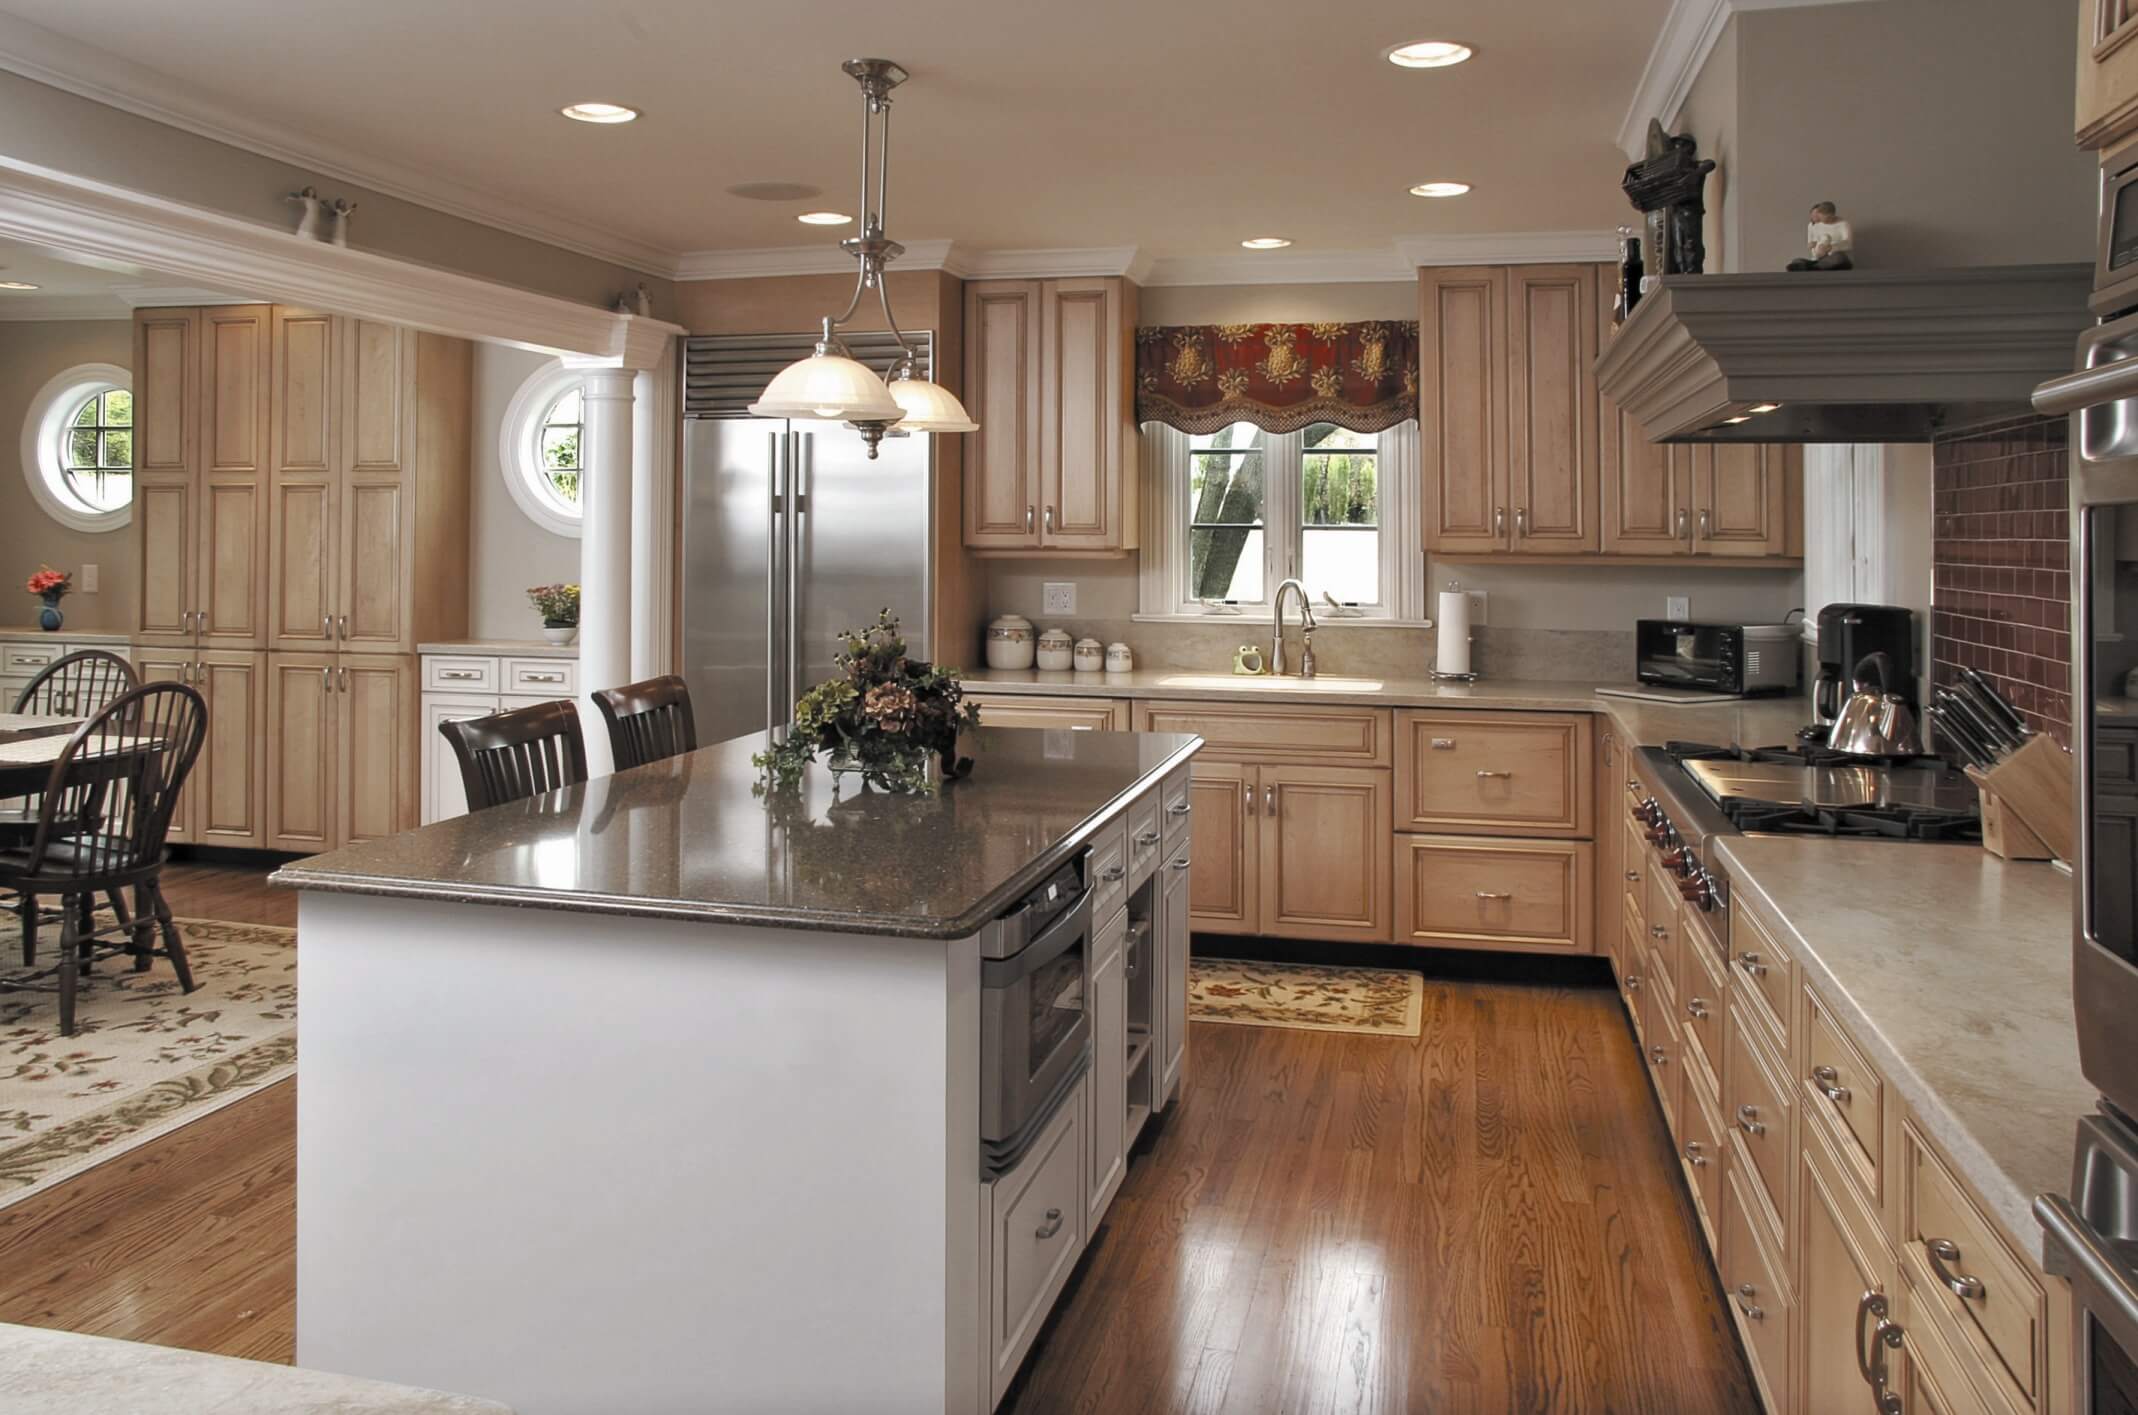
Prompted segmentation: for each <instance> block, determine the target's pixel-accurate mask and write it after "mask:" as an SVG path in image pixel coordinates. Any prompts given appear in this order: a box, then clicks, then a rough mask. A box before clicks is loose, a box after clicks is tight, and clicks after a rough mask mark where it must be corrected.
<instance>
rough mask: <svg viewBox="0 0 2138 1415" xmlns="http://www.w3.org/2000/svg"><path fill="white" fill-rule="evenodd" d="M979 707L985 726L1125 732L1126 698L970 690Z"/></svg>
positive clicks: (971, 696)
mask: <svg viewBox="0 0 2138 1415" xmlns="http://www.w3.org/2000/svg"><path fill="white" fill-rule="evenodd" d="M965 699H966V701H967V702H970V703H973V704H976V705H977V706H978V707H979V709H980V725H981V726H982V727H1052V728H1056V729H1067V730H1069V731H1071V732H1126V731H1127V730H1128V700H1127V699H1125V698H1072V697H1059V698H1047V697H1038V696H1034V695H1032V694H1028V693H1016V694H1010V693H1004V694H1001V695H998V696H990V695H988V694H985V693H974V692H968V693H966V695H965Z"/></svg>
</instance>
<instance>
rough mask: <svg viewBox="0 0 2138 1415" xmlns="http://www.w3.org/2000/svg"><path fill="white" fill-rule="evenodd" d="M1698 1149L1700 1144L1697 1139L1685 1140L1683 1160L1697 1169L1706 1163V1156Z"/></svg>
mask: <svg viewBox="0 0 2138 1415" xmlns="http://www.w3.org/2000/svg"><path fill="white" fill-rule="evenodd" d="M1700 1151H1701V1145H1700V1142H1699V1141H1698V1140H1687V1141H1686V1142H1685V1162H1686V1163H1687V1164H1689V1165H1691V1166H1692V1167H1693V1168H1694V1169H1699V1168H1700V1167H1701V1166H1703V1165H1705V1164H1707V1163H1708V1158H1707V1156H1706V1155H1704V1154H1702V1153H1701V1152H1700Z"/></svg>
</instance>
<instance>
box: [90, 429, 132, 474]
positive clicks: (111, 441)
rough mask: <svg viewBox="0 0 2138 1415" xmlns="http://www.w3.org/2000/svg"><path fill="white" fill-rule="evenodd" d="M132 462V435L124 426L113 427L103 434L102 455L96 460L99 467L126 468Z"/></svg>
mask: <svg viewBox="0 0 2138 1415" xmlns="http://www.w3.org/2000/svg"><path fill="white" fill-rule="evenodd" d="M133 464H134V435H133V433H132V432H130V431H128V430H127V429H125V428H123V427H122V428H113V429H112V430H111V431H110V432H107V433H105V434H104V456H103V459H102V460H101V461H100V462H98V464H97V465H98V466H101V467H117V468H121V469H124V468H128V467H131V466H133Z"/></svg>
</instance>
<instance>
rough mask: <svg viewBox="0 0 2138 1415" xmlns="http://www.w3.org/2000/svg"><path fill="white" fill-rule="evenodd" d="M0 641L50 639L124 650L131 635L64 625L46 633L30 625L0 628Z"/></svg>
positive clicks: (129, 641)
mask: <svg viewBox="0 0 2138 1415" xmlns="http://www.w3.org/2000/svg"><path fill="white" fill-rule="evenodd" d="M0 639H5V640H7V641H9V642H11V643H12V642H16V641H18V640H22V639H50V640H52V641H53V642H54V643H61V644H98V645H103V644H110V645H113V646H115V647H118V648H124V647H126V646H127V645H128V644H130V643H132V642H133V635H131V634H128V633H126V632H124V631H123V630H118V629H70V628H68V627H67V626H66V625H64V624H62V625H60V626H59V628H57V629H55V630H50V631H47V630H44V629H40V628H38V627H37V626H36V625H34V624H32V625H31V626H29V627H28V628H26V629H7V628H0Z"/></svg>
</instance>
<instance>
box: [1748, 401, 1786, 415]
mask: <svg viewBox="0 0 2138 1415" xmlns="http://www.w3.org/2000/svg"><path fill="white" fill-rule="evenodd" d="M1781 406H1782V405H1781V404H1779V403H1754V404H1753V405H1752V406H1751V407H1750V408H1749V409H1747V410H1746V411H1748V412H1753V413H1771V412H1774V411H1775V410H1776V409H1778V408H1780V407H1781Z"/></svg>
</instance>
